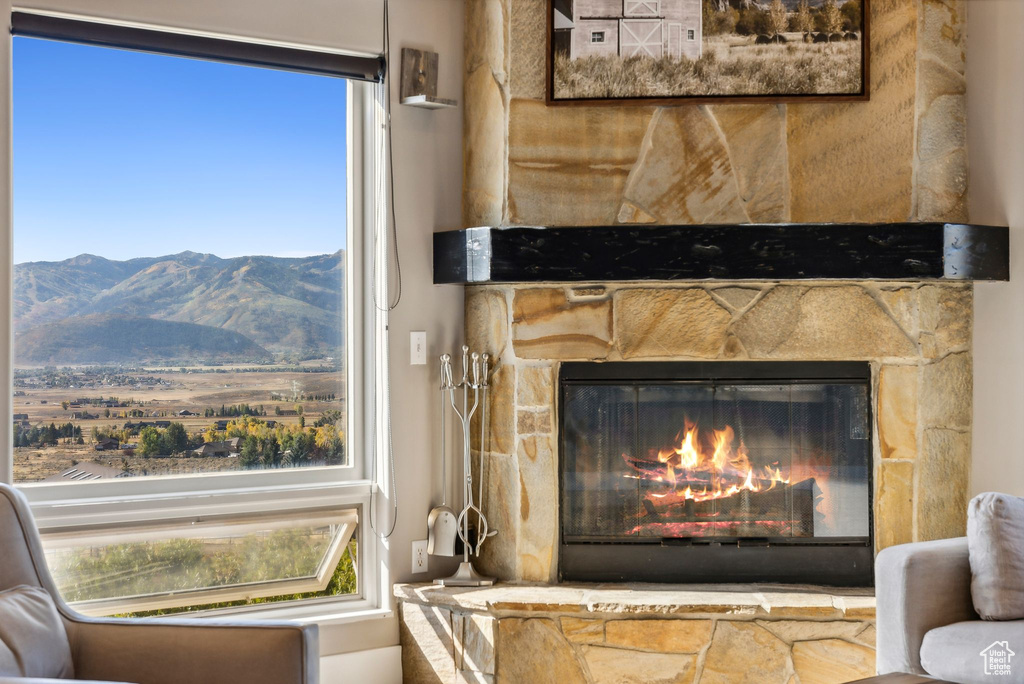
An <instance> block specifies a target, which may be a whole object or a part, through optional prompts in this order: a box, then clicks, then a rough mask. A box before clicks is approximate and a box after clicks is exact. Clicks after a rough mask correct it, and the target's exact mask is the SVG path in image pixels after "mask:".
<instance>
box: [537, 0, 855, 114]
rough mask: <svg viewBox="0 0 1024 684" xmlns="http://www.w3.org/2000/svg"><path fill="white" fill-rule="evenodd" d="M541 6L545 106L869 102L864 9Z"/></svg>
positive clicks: (563, 1) (826, 1)
mask: <svg viewBox="0 0 1024 684" xmlns="http://www.w3.org/2000/svg"><path fill="white" fill-rule="evenodd" d="M548 2H549V4H548V10H549V12H548V55H547V56H548V73H547V76H548V88H547V102H548V104H552V105H560V104H613V103H623V102H636V103H644V104H664V103H676V104H678V103H680V102H681V101H683V100H686V101H691V102H718V101H727V102H745V103H751V102H799V101H808V100H810V101H823V100H826V101H827V100H867V99H868V96H869V93H868V84H869V43H870V40H869V27H868V14H869V12H868V3H869V0H548Z"/></svg>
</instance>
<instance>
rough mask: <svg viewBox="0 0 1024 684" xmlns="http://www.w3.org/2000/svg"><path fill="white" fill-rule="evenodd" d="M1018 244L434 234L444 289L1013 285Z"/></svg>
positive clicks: (627, 230) (879, 228)
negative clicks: (727, 283) (758, 283)
mask: <svg viewBox="0 0 1024 684" xmlns="http://www.w3.org/2000/svg"><path fill="white" fill-rule="evenodd" d="M1009 242H1010V234H1009V229H1008V228H1007V227H1005V226H981V225H971V224H959V223H785V224H732V225H684V226H664V225H645V226H632V225H630V226H582V227H557V228H556V227H550V228H544V227H527V226H511V227H503V228H491V227H483V228H469V229H466V230H453V231H448V232H441V233H435V234H434V283H435V284H445V283H536V282H614V281H644V280H660V281H671V280H908V281H923V280H931V281H935V280H938V281H972V280H1009V278H1010V261H1009Z"/></svg>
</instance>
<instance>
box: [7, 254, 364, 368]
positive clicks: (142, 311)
mask: <svg viewBox="0 0 1024 684" xmlns="http://www.w3.org/2000/svg"><path fill="white" fill-rule="evenodd" d="M343 284H344V251H341V250H339V251H338V252H335V253H334V254H324V255H318V256H311V257H301V258H284V257H268V256H242V257H235V258H230V259H222V258H220V257H217V256H215V255H213V254H199V253H196V252H182V253H180V254H173V255H169V256H162V257H143V258H137V259H130V260H127V261H114V260H111V259H105V258H103V257H99V256H94V255H91V254H82V255H80V256H77V257H73V258H71V259H66V260H64V261H38V262H28V263H23V264H17V265H15V267H14V320H13V324H14V332H15V362H16V363H22V364H31V365H37V364H44V363H92V362H96V363H100V362H102V363H110V362H139V361H147V360H182V361H184V360H217V361H226V360H239V361H243V360H244V361H252V360H263V359H266V358H269V357H270V356H271V355H274V354H277V355H287V356H289V357H292V358H296V357H309V356H316V355H326V356H336V355H338V354H340V350H341V348H342V346H343V333H342V331H343V329H344V326H343V324H342V315H343V312H344V304H343V303H344V293H343ZM131 319H135V320H134V321H132V320H131ZM147 320H149V321H164V322H167V323H178V324H191V326H202V328H197V327H190V326H188V325H178V326H176V325H155V324H150V323H146V321H147ZM204 329H205V330H204ZM113 331H117V333H116V334H115V333H114V332H113ZM128 331H131V334H133V335H134V336H135V339H134V341H133V342H132V343H131V344H125V343H124V342H123V340H118V338H117V336H118V335H123V334H128ZM217 333H220V334H217ZM52 340H62V344H63V345H65V346H64V347H61V348H58V347H57V346H56V345H54V344H52V343H50V342H51V341H52ZM68 345H70V346H68ZM76 349H77V351H76ZM85 350H91V351H89V352H88V353H86V352H85Z"/></svg>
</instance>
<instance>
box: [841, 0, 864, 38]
mask: <svg viewBox="0 0 1024 684" xmlns="http://www.w3.org/2000/svg"><path fill="white" fill-rule="evenodd" d="M840 11H841V12H842V13H843V19H844V26H843V28H844V29H845V30H847V31H859V30H860V28H861V26H860V23H861V16H860V12H861V10H860V0H847V1H846V2H844V3H843V6H842V7H841V8H840Z"/></svg>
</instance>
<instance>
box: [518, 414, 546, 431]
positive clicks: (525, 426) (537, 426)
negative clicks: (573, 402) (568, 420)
mask: <svg viewBox="0 0 1024 684" xmlns="http://www.w3.org/2000/svg"><path fill="white" fill-rule="evenodd" d="M517 430H518V432H519V434H520V436H522V435H547V434H551V411H547V410H545V411H519V421H518V426H517Z"/></svg>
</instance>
